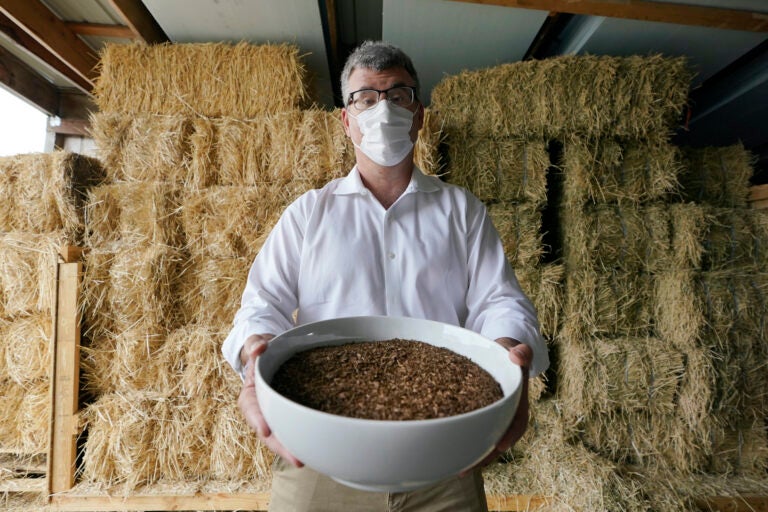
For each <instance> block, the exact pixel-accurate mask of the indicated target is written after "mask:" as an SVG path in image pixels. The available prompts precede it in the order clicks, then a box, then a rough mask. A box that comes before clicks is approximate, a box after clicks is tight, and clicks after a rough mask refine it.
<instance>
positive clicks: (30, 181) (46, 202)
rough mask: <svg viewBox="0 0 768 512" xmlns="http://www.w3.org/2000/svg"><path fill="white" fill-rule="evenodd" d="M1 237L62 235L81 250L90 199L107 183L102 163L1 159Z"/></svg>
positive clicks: (39, 156) (47, 156)
mask: <svg viewBox="0 0 768 512" xmlns="http://www.w3.org/2000/svg"><path fill="white" fill-rule="evenodd" d="M0 176H2V178H0V231H6V232H11V231H14V232H28V233H51V232H62V233H63V234H64V235H65V236H66V239H67V242H68V243H70V244H76V243H77V242H78V240H79V238H80V237H81V236H82V231H83V212H82V207H83V202H84V197H85V193H86V191H87V190H88V188H90V187H91V186H94V185H96V184H98V183H100V182H101V181H103V179H104V171H103V169H102V167H101V164H100V163H99V162H98V160H96V159H94V158H90V157H87V156H83V155H78V154H75V153H69V152H65V151H54V152H52V153H33V154H25V155H15V156H10V157H2V158H0Z"/></svg>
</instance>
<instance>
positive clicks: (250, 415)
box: [237, 334, 304, 467]
mask: <svg viewBox="0 0 768 512" xmlns="http://www.w3.org/2000/svg"><path fill="white" fill-rule="evenodd" d="M272 338H274V335H272V334H253V335H251V336H248V338H247V339H246V340H245V345H243V348H242V349H241V350H240V362H241V363H242V364H243V368H244V371H243V373H244V374H245V381H244V382H243V389H242V390H241V391H240V397H239V398H238V399H237V405H238V406H239V407H240V411H242V413H243V416H245V422H246V423H247V424H248V426H249V427H251V429H252V430H253V431H254V432H256V435H258V436H259V439H261V441H262V442H263V443H264V444H265V445H267V448H269V449H270V450H272V451H273V452H275V453H276V454H278V455H279V456H281V457H282V458H284V459H285V460H287V461H288V462H290V463H291V464H293V465H294V466H296V467H302V466H303V465H304V464H303V463H302V462H301V461H300V460H299V459H297V458H296V457H294V456H293V455H291V454H290V453H288V451H287V450H286V449H285V447H284V446H283V445H282V444H281V443H280V441H278V440H277V438H275V436H273V435H272V431H271V430H270V428H269V425H267V422H266V421H264V416H263V415H262V414H261V408H260V407H259V399H258V397H257V396H256V379H255V376H254V365H255V363H256V358H258V357H259V355H261V354H262V353H264V351H265V350H267V347H268V346H269V340H271V339H272Z"/></svg>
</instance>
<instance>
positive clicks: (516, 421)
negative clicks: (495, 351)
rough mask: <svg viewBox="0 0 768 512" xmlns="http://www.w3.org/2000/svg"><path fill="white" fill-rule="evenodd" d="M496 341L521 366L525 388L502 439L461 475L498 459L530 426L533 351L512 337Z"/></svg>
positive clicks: (511, 359) (510, 358)
mask: <svg viewBox="0 0 768 512" xmlns="http://www.w3.org/2000/svg"><path fill="white" fill-rule="evenodd" d="M496 342H497V343H499V344H500V345H501V346H503V347H504V348H506V349H507V350H508V351H509V360H510V361H512V362H513V363H515V364H516V365H518V366H520V369H521V370H522V371H523V390H522V392H521V394H520V402H519V404H518V406H517V411H516V412H515V417H514V418H512V423H510V425H509V429H507V431H506V432H505V433H504V435H503V436H501V439H500V440H499V442H498V443H497V444H496V448H495V449H494V450H493V451H492V452H491V453H489V454H488V455H487V456H486V457H485V458H484V459H483V460H481V461H480V463H479V464H477V465H476V466H475V467H473V468H471V469H468V470H466V471H463V472H462V473H461V475H460V476H464V475H467V474H469V473H470V472H471V471H472V470H473V469H475V468H481V467H483V466H486V465H488V464H490V463H491V462H493V461H494V460H496V458H497V457H498V456H499V455H501V454H502V453H504V452H506V451H507V450H509V448H510V447H511V446H512V445H514V444H515V443H516V442H517V441H519V440H520V438H521V437H523V434H525V430H526V429H527V428H528V369H529V368H530V365H531V361H533V351H532V350H531V347H529V346H528V345H525V344H523V343H520V342H519V341H517V340H514V339H512V338H498V339H497V340H496Z"/></svg>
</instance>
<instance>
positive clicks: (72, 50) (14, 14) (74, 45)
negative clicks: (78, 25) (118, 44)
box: [0, 0, 98, 87]
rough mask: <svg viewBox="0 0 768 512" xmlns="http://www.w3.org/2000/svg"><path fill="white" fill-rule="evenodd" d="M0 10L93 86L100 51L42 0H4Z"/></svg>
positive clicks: (0, 4) (0, 3)
mask: <svg viewBox="0 0 768 512" xmlns="http://www.w3.org/2000/svg"><path fill="white" fill-rule="evenodd" d="M0 12H2V13H3V14H5V15H6V16H7V17H8V18H10V19H11V20H12V21H13V22H14V23H16V25H18V26H19V27H20V28H21V29H23V30H24V31H25V32H27V34H29V35H30V36H32V37H33V38H34V39H35V40H36V41H37V42H38V43H40V44H41V45H42V46H44V47H45V48H46V49H47V50H48V51H50V52H51V53H52V54H54V55H55V56H56V57H57V58H58V59H59V60H61V61H62V62H63V63H64V64H66V65H67V66H69V67H70V68H71V69H72V70H73V71H74V72H75V73H77V74H78V75H80V76H81V77H82V78H83V80H85V81H86V82H87V83H88V84H89V85H90V87H93V81H94V80H95V78H96V64H97V63H98V57H97V55H96V52H94V51H93V50H92V49H91V48H90V47H89V46H88V45H87V44H85V43H84V42H83V40H82V39H80V38H79V37H77V35H75V34H74V33H73V32H72V31H71V30H70V29H69V28H68V27H67V25H66V24H65V23H64V22H63V21H61V20H60V19H59V18H57V17H56V16H55V15H54V14H53V13H52V12H51V11H50V10H49V9H48V8H47V7H46V6H45V5H44V4H43V3H42V2H41V1H40V0H3V1H2V2H0Z"/></svg>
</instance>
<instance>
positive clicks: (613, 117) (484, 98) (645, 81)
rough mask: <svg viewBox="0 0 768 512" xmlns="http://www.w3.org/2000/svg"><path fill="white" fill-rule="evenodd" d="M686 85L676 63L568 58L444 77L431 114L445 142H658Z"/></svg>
mask: <svg viewBox="0 0 768 512" xmlns="http://www.w3.org/2000/svg"><path fill="white" fill-rule="evenodd" d="M691 77H692V74H691V71H690V70H688V69H687V65H686V62H685V60H684V59H683V58H665V57H662V56H659V55H651V56H630V57H611V56H591V55H586V56H575V55H568V56H560V57H554V58H549V59H544V60H529V61H522V62H516V63H511V64H501V65H499V66H495V67H491V68H487V69H481V70H476V71H464V72H461V73H459V74H457V75H453V76H449V77H446V78H444V79H443V80H442V81H441V82H440V83H439V84H437V86H435V88H434V90H433V91H432V96H431V97H432V103H431V107H432V108H433V109H434V110H435V112H436V113H437V114H438V115H439V117H440V119H441V120H442V121H443V122H444V129H445V131H446V132H448V133H449V134H450V135H451V137H453V136H454V134H457V135H458V136H459V138H460V137H461V135H460V134H462V133H463V134H466V135H467V136H468V137H467V138H469V137H523V138H536V139H552V138H559V139H562V138H564V137H566V136H570V135H575V134H577V135H580V136H585V137H593V138H597V137H600V136H604V135H608V134H611V135H612V136H615V137H621V138H632V139H646V138H648V139H665V138H667V137H668V135H669V134H670V132H671V131H672V130H673V129H674V127H675V126H676V125H677V124H678V122H679V118H680V115H681V113H682V111H683V108H684V107H685V104H686V101H687V98H688V89H689V86H690V80H691ZM478 91H486V93H485V94H478Z"/></svg>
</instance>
